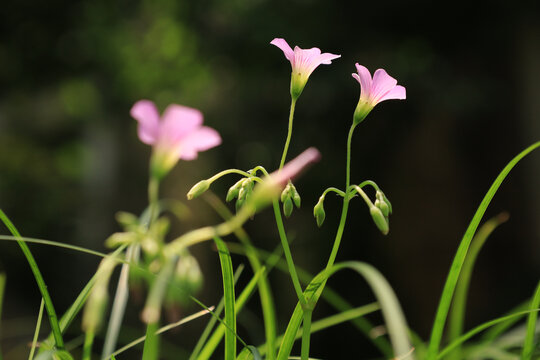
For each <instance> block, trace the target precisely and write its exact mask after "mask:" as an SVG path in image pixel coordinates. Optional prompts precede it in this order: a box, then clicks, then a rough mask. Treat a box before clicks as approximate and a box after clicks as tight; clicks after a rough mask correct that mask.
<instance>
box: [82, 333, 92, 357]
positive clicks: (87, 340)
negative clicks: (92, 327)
mask: <svg viewBox="0 0 540 360" xmlns="http://www.w3.org/2000/svg"><path fill="white" fill-rule="evenodd" d="M93 343H94V332H93V331H87V332H86V335H85V337H84V345H83V355H82V360H91V359H92V344H93Z"/></svg>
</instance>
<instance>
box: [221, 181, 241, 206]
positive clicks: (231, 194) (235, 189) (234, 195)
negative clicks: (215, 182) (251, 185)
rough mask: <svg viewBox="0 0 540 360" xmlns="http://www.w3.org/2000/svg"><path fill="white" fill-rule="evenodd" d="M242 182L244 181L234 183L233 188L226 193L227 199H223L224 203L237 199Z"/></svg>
mask: <svg viewBox="0 0 540 360" xmlns="http://www.w3.org/2000/svg"><path fill="white" fill-rule="evenodd" d="M243 181H244V178H242V179H240V180H238V181H237V182H235V183H234V185H233V186H231V187H230V188H229V191H227V198H226V199H225V201H227V202H229V201H231V200H233V199H236V198H237V197H238V192H239V191H240V188H241V187H242V184H243Z"/></svg>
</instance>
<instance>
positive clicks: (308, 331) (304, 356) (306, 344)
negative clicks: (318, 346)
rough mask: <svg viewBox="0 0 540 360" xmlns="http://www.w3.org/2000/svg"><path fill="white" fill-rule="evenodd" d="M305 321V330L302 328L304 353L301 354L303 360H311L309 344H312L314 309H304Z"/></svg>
mask: <svg viewBox="0 0 540 360" xmlns="http://www.w3.org/2000/svg"><path fill="white" fill-rule="evenodd" d="M303 310H304V320H303V324H304V325H303V328H302V350H301V351H302V353H301V360H308V359H309V342H310V335H311V314H312V313H313V309H306V308H305V307H304V309H303Z"/></svg>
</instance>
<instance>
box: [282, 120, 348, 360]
mask: <svg viewBox="0 0 540 360" xmlns="http://www.w3.org/2000/svg"><path fill="white" fill-rule="evenodd" d="M356 125H357V124H355V123H354V122H353V124H352V125H351V128H350V130H349V136H348V137H347V162H346V165H345V189H346V192H345V195H344V196H343V208H342V210H341V219H340V220H339V226H338V230H337V233H336V238H335V240H334V245H333V247H332V252H331V253H330V257H329V258H328V263H327V264H326V270H327V271H329V269H330V268H332V266H333V265H334V262H335V260H336V257H337V253H338V250H339V245H340V243H341V239H342V238H343V231H344V229H345V223H346V221H347V212H348V209H349V201H350V194H349V185H350V183H351V144H352V136H353V134H354V129H355V128H356ZM285 255H287V253H285ZM295 275H296V272H295ZM297 281H298V280H297ZM326 281H327V280H326V279H325V280H324V281H323V282H322V284H321V287H320V288H319V289H318V290H317V292H318V293H319V294H321V293H322V291H323V289H324V286H325V285H326ZM301 296H302V297H299V299H304V294H303V293H302V295H301ZM300 302H301V303H302V301H300ZM304 302H305V299H304ZM302 305H304V304H302ZM311 305H312V307H311V308H310V309H307V311H306V308H305V306H302V309H303V312H304V320H303V323H304V330H303V332H302V350H301V355H302V360H306V359H308V357H309V338H310V334H311V313H312V312H313V307H314V306H315V304H311Z"/></svg>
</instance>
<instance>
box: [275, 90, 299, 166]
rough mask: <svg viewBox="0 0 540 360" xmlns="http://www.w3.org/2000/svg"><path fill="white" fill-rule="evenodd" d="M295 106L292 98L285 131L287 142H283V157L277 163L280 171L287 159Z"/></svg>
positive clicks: (294, 100)
mask: <svg viewBox="0 0 540 360" xmlns="http://www.w3.org/2000/svg"><path fill="white" fill-rule="evenodd" d="M295 106H296V99H295V98H294V97H293V98H291V110H290V111H289V130H288V131H287V140H285V147H284V148H283V155H281V162H280V163H279V168H280V169H282V168H283V165H285V160H286V159H287V151H288V150H289V144H290V143H291V136H292V129H293V119H294V108H295Z"/></svg>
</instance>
